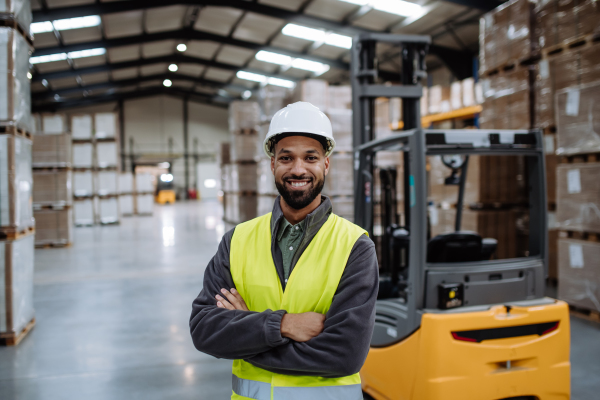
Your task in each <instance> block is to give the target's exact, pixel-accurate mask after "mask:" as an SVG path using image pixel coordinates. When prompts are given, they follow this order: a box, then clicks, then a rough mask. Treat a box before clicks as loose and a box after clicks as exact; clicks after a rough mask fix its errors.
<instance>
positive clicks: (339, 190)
mask: <svg viewBox="0 0 600 400" xmlns="http://www.w3.org/2000/svg"><path fill="white" fill-rule="evenodd" d="M353 165H354V164H353V157H352V154H348V153H346V154H344V153H341V154H336V153H333V154H332V155H331V157H330V158H329V173H328V174H327V176H326V177H325V187H324V188H323V193H324V194H326V195H327V196H353V195H354V168H353Z"/></svg>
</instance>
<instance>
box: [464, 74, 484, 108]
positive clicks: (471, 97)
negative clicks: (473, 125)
mask: <svg viewBox="0 0 600 400" xmlns="http://www.w3.org/2000/svg"><path fill="white" fill-rule="evenodd" d="M460 85H461V89H460V91H461V101H462V106H463V107H472V106H475V105H477V104H479V103H478V102H477V97H476V96H475V80H474V79H473V78H467V79H463V80H462V81H460Z"/></svg>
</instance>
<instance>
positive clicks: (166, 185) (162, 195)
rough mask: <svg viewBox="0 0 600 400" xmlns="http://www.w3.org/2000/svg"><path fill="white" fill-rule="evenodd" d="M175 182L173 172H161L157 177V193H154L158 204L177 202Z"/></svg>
mask: <svg viewBox="0 0 600 400" xmlns="http://www.w3.org/2000/svg"><path fill="white" fill-rule="evenodd" d="M173 189H174V184H173V174H171V173H167V174H161V175H159V176H158V177H157V179H156V193H155V194H154V200H155V201H156V202H157V203H158V204H167V203H169V204H174V203H175V190H173Z"/></svg>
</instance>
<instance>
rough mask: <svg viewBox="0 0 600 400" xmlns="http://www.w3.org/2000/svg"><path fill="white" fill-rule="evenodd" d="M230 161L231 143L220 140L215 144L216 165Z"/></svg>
mask: <svg viewBox="0 0 600 400" xmlns="http://www.w3.org/2000/svg"><path fill="white" fill-rule="evenodd" d="M230 162H231V143H229V142H221V143H219V144H218V145H217V165H223V164H229V163H230Z"/></svg>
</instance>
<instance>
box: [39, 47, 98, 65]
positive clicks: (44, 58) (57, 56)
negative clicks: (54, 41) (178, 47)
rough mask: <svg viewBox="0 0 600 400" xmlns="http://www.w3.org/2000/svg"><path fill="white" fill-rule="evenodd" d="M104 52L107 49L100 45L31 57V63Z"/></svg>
mask: <svg viewBox="0 0 600 400" xmlns="http://www.w3.org/2000/svg"><path fill="white" fill-rule="evenodd" d="M103 54H106V49H105V48H102V47H100V48H97V49H87V50H79V51H71V52H70V53H57V54H48V55H45V56H37V57H30V58H29V62H30V63H31V64H42V63H47V62H52V61H61V60H66V59H67V58H70V59H75V58H84V57H93V56H101V55H103Z"/></svg>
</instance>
